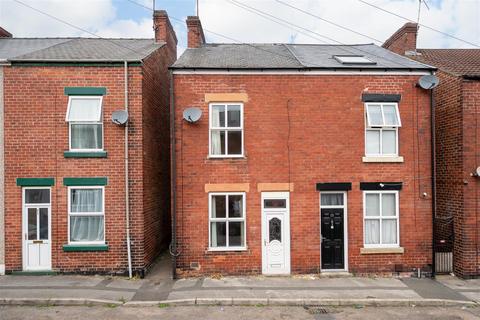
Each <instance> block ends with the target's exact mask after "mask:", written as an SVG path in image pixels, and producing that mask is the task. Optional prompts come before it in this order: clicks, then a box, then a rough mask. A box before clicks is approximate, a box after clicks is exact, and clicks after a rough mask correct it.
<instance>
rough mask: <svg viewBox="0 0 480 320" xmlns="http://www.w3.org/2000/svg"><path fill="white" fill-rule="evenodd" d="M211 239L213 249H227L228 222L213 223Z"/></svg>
mask: <svg viewBox="0 0 480 320" xmlns="http://www.w3.org/2000/svg"><path fill="white" fill-rule="evenodd" d="M210 228H211V230H210V234H211V237H212V238H211V239H210V243H211V245H212V247H225V246H226V245H227V224H226V222H212V223H211V227H210Z"/></svg>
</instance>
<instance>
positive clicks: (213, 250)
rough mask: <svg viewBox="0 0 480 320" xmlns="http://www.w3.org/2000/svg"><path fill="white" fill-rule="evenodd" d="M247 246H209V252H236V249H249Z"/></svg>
mask: <svg viewBox="0 0 480 320" xmlns="http://www.w3.org/2000/svg"><path fill="white" fill-rule="evenodd" d="M247 250H248V249H247V247H236V248H208V250H207V252H235V251H247Z"/></svg>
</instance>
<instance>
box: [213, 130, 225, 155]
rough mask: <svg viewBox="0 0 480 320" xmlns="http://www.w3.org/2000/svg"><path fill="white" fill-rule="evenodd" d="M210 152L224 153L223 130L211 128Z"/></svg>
mask: <svg viewBox="0 0 480 320" xmlns="http://www.w3.org/2000/svg"><path fill="white" fill-rule="evenodd" d="M211 143H212V154H214V155H220V154H225V131H220V130H212V141H211Z"/></svg>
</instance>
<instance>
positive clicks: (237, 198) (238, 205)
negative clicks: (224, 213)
mask: <svg viewBox="0 0 480 320" xmlns="http://www.w3.org/2000/svg"><path fill="white" fill-rule="evenodd" d="M228 216H229V217H230V218H241V217H243V196H241V195H229V196H228Z"/></svg>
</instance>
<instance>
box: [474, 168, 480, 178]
mask: <svg viewBox="0 0 480 320" xmlns="http://www.w3.org/2000/svg"><path fill="white" fill-rule="evenodd" d="M474 175H475V176H477V177H480V167H477V169H475V174H474Z"/></svg>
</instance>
